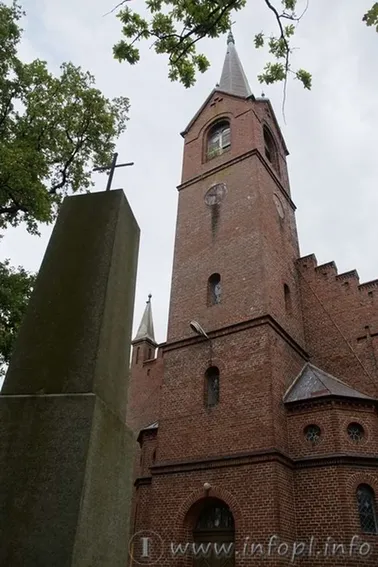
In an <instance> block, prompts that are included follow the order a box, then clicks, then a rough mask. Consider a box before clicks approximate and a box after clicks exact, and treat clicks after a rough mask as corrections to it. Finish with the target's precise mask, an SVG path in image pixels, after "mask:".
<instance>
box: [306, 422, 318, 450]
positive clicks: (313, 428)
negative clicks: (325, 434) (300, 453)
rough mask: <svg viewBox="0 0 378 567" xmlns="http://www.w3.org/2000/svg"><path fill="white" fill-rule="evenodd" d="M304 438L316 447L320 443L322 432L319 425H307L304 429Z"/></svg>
mask: <svg viewBox="0 0 378 567" xmlns="http://www.w3.org/2000/svg"><path fill="white" fill-rule="evenodd" d="M304 436H305V438H306V440H307V441H308V442H309V443H311V445H316V444H317V443H319V441H320V436H321V431H320V427H319V426H318V425H313V424H311V425H307V427H305V429H304Z"/></svg>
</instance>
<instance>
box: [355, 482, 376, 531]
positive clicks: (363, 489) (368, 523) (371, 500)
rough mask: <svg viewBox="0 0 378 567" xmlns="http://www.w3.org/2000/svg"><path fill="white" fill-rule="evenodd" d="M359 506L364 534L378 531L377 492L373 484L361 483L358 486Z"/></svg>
mask: <svg viewBox="0 0 378 567" xmlns="http://www.w3.org/2000/svg"><path fill="white" fill-rule="evenodd" d="M356 496H357V507H358V514H359V517H360V524H361V530H362V532H363V533H364V534H376V533H378V523H377V508H376V503H375V493H374V490H373V489H372V488H371V486H369V485H367V484H360V486H359V487H358V488H357V494H356Z"/></svg>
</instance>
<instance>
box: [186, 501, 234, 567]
mask: <svg viewBox="0 0 378 567" xmlns="http://www.w3.org/2000/svg"><path fill="white" fill-rule="evenodd" d="M193 540H194V541H195V542H197V543H198V544H199V545H198V547H197V552H196V560H195V561H194V564H195V565H198V566H199V565H201V566H202V565H203V566H205V565H206V566H210V565H213V566H215V565H218V566H220V565H223V566H224V567H226V566H228V567H233V566H234V565H235V545H234V542H235V522H234V517H233V515H232V512H231V510H230V509H229V507H228V506H227V504H225V503H224V502H222V500H218V499H215V498H206V500H205V501H204V502H203V504H202V509H201V511H200V513H199V515H197V517H196V520H195V523H194V529H193ZM209 543H211V545H210V546H209ZM217 549H218V551H217ZM221 550H222V551H221ZM219 551H221V554H220V553H219Z"/></svg>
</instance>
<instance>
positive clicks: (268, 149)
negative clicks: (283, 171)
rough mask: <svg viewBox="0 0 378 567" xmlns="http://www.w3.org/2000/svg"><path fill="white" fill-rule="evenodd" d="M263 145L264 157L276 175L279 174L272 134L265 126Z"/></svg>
mask: <svg viewBox="0 0 378 567" xmlns="http://www.w3.org/2000/svg"><path fill="white" fill-rule="evenodd" d="M264 144H265V157H266V158H267V160H268V161H269V162H270V163H271V164H272V166H273V167H274V169H275V170H276V171H277V173H279V172H280V170H279V162H278V151H277V146H276V142H275V141H274V139H273V136H272V134H271V133H270V132H269V130H268V128H267V127H266V126H264Z"/></svg>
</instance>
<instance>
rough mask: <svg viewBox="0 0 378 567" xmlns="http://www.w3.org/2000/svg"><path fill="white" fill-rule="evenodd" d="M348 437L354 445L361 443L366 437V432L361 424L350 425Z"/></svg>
mask: <svg viewBox="0 0 378 567" xmlns="http://www.w3.org/2000/svg"><path fill="white" fill-rule="evenodd" d="M347 431H348V436H349V439H350V440H351V441H353V443H361V441H362V440H363V438H364V437H365V431H364V428H363V427H362V425H360V424H359V423H350V424H349V425H348V428H347Z"/></svg>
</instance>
